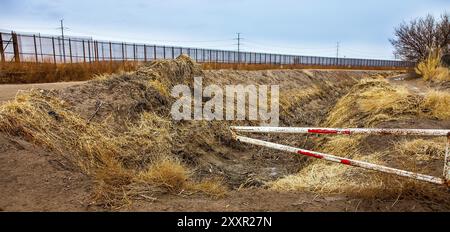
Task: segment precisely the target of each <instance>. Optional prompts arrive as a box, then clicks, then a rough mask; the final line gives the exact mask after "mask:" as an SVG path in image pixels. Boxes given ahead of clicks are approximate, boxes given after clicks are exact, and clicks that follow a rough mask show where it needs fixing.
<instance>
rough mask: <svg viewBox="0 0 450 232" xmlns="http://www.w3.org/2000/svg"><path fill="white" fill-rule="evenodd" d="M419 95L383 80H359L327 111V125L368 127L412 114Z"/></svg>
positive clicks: (415, 112)
mask: <svg viewBox="0 0 450 232" xmlns="http://www.w3.org/2000/svg"><path fill="white" fill-rule="evenodd" d="M419 102H420V98H419V97H418V96H415V95H413V94H411V93H409V91H408V90H407V89H406V88H400V87H394V86H392V85H390V84H389V83H388V82H387V81H384V80H378V79H377V80H371V79H370V80H362V81H361V82H360V83H358V84H356V85H355V86H353V88H352V89H351V90H350V92H349V93H348V94H347V95H345V96H344V97H342V98H341V99H340V100H339V101H338V103H337V104H336V105H335V107H334V108H333V109H332V111H331V112H330V114H329V116H328V118H327V120H326V123H325V124H326V125H327V126H330V127H370V126H373V125H376V124H377V123H380V122H382V121H389V120H393V119H399V118H402V117H407V116H409V115H416V114H417V113H418V107H417V106H418V104H419Z"/></svg>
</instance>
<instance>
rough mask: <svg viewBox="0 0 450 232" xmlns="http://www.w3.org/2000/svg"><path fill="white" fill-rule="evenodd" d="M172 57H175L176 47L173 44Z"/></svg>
mask: <svg viewBox="0 0 450 232" xmlns="http://www.w3.org/2000/svg"><path fill="white" fill-rule="evenodd" d="M172 59H175V48H174V47H173V46H172Z"/></svg>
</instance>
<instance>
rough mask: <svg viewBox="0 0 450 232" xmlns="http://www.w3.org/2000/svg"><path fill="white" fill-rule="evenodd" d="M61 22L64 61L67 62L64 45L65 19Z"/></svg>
mask: <svg viewBox="0 0 450 232" xmlns="http://www.w3.org/2000/svg"><path fill="white" fill-rule="evenodd" d="M60 23H61V41H62V53H63V59H64V63H66V49H65V47H64V44H65V42H64V19H61V20H60Z"/></svg>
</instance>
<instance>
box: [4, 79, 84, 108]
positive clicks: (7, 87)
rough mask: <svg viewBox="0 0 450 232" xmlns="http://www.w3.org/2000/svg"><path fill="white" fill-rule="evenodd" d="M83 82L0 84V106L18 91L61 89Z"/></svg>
mask: <svg viewBox="0 0 450 232" xmlns="http://www.w3.org/2000/svg"><path fill="white" fill-rule="evenodd" d="M84 82H85V81H74V82H57V83H42V84H2V85H0V104H2V103H3V102H5V101H8V100H11V99H13V98H14V96H16V93H17V92H18V91H19V90H29V89H32V88H40V89H63V88H66V87H69V86H73V85H78V84H81V83H84Z"/></svg>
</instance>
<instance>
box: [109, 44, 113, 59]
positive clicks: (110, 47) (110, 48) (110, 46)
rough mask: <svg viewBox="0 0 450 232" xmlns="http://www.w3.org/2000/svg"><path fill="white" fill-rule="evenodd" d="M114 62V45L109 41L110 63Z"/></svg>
mask: <svg viewBox="0 0 450 232" xmlns="http://www.w3.org/2000/svg"><path fill="white" fill-rule="evenodd" d="M112 61H113V56H112V43H111V41H109V62H112Z"/></svg>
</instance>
